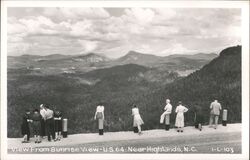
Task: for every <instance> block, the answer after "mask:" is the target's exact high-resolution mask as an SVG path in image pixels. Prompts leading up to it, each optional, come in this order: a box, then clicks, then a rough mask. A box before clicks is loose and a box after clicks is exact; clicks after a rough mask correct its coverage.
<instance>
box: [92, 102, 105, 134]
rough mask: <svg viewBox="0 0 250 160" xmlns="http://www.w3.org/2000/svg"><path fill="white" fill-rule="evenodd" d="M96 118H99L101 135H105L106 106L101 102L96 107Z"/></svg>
mask: <svg viewBox="0 0 250 160" xmlns="http://www.w3.org/2000/svg"><path fill="white" fill-rule="evenodd" d="M94 119H95V120H96V119H97V120H98V129H99V135H103V123H104V106H103V104H99V105H98V106H97V107H96V112H95V116H94Z"/></svg>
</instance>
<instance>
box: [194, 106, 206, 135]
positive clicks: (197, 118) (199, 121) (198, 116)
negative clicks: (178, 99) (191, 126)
mask: <svg viewBox="0 0 250 160" xmlns="http://www.w3.org/2000/svg"><path fill="white" fill-rule="evenodd" d="M193 111H194V122H195V128H198V129H199V130H200V131H201V130H202V125H203V123H204V118H203V115H202V110H201V108H200V107H199V106H198V105H195V106H194V110H193Z"/></svg>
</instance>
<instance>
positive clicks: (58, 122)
mask: <svg viewBox="0 0 250 160" xmlns="http://www.w3.org/2000/svg"><path fill="white" fill-rule="evenodd" d="M54 120H55V138H56V140H59V141H60V140H61V134H62V112H60V111H55V113H54Z"/></svg>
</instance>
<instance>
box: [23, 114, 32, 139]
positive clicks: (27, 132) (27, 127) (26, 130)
mask: <svg viewBox="0 0 250 160" xmlns="http://www.w3.org/2000/svg"><path fill="white" fill-rule="evenodd" d="M30 122H32V120H31V117H30V111H29V110H28V109H27V110H26V111H25V114H24V115H23V122H22V126H21V129H22V135H23V141H22V143H29V140H30V125H29V123H30Z"/></svg>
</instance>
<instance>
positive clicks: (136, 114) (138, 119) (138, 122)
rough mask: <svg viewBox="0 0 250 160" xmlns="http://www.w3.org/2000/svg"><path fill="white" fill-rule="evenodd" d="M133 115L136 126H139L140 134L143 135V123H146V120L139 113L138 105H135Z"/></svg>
mask: <svg viewBox="0 0 250 160" xmlns="http://www.w3.org/2000/svg"><path fill="white" fill-rule="evenodd" d="M132 116H133V118H134V121H133V124H134V125H135V126H137V128H138V134H139V135H141V134H142V131H141V125H142V124H144V122H143V120H142V118H141V115H140V113H139V109H138V107H137V106H136V105H133V108H132Z"/></svg>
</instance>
